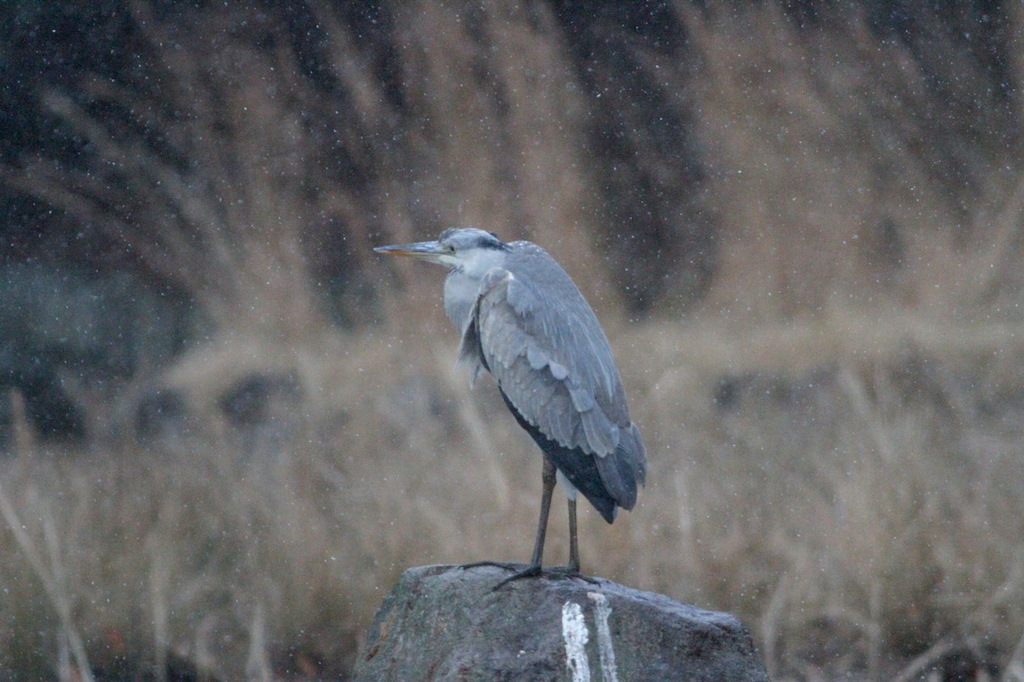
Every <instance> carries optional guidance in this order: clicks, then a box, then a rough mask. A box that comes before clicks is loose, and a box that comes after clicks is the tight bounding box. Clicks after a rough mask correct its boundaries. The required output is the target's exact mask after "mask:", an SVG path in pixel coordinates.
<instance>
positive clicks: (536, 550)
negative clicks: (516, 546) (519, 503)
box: [530, 457, 555, 568]
mask: <svg viewBox="0 0 1024 682" xmlns="http://www.w3.org/2000/svg"><path fill="white" fill-rule="evenodd" d="M540 480H541V481H542V482H543V484H544V491H543V493H541V498H540V518H539V519H538V520H537V535H536V539H535V540H534V541H533V556H532V557H531V558H530V566H536V567H537V568H540V563H541V557H542V556H543V555H544V538H545V536H546V535H547V532H548V514H550V513H551V495H552V493H553V492H554V490H555V465H554V464H552V463H551V460H549V459H548V458H547V457H545V458H544V470H543V471H542V472H541V475H540Z"/></svg>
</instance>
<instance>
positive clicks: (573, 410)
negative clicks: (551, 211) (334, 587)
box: [374, 228, 646, 584]
mask: <svg viewBox="0 0 1024 682" xmlns="http://www.w3.org/2000/svg"><path fill="white" fill-rule="evenodd" d="M374 250H375V251H377V252H379V253H386V254H392V255H398V256H412V257H414V258H418V259H420V260H424V261H427V262H429V263H437V264H439V265H444V266H445V267H447V268H449V272H448V277H447V279H446V280H445V284H444V308H445V312H447V313H448V317H449V318H450V319H451V321H452V322H453V323H454V324H455V327H456V328H457V329H458V331H459V333H460V334H461V335H462V342H461V344H460V346H459V362H460V363H464V364H467V365H469V367H470V370H471V373H472V378H473V379H475V378H476V377H477V375H478V374H479V373H480V370H481V369H484V370H487V371H488V372H490V374H491V376H493V377H494V379H495V381H496V382H497V384H498V389H499V390H500V391H501V396H502V398H504V400H505V404H506V405H508V408H509V410H511V411H512V414H513V416H515V418H516V421H518V422H519V425H520V426H522V427H523V428H524V429H525V430H526V431H527V433H529V434H530V436H532V437H533V440H534V441H535V442H536V443H537V445H538V446H539V447H540V449H541V451H542V452H543V453H544V469H543V473H542V481H543V483H544V491H543V495H542V497H541V509H540V519H539V521H538V524H537V535H536V539H535V541H534V548H533V556H532V557H531V559H530V564H529V566H528V568H526V569H525V570H523V571H521V572H519V573H517V574H516V575H514V576H513V577H512V578H510V579H509V580H513V579H516V578H520V577H526V576H536V575H541V574H542V572H543V571H542V569H541V557H542V555H543V553H544V536H545V533H546V531H547V522H548V513H549V511H550V508H551V494H552V491H553V490H554V487H555V480H556V477H557V478H558V479H559V480H560V481H561V482H562V483H563V485H564V486H565V488H566V490H567V494H568V498H569V564H568V566H566V567H565V568H564V569H560V570H559V571H558V572H560V573H568V574H570V575H573V576H575V575H579V570H580V559H579V548H578V544H577V539H576V492H577V491H579V492H581V493H583V496H584V497H586V498H587V499H588V500H589V501H590V503H591V504H592V505H594V508H595V509H597V511H598V512H600V514H601V516H603V517H604V519H605V520H606V521H607V522H608V523H611V522H612V521H614V520H615V515H616V512H617V511H618V508H619V507H622V508H623V509H632V508H633V506H634V505H635V504H636V498H637V489H638V487H639V486H642V485H643V484H644V480H645V476H646V455H645V451H644V444H643V441H641V439H640V430H639V429H638V428H637V426H636V424H634V423H633V421H632V420H631V419H630V416H629V409H628V408H627V406H626V394H625V392H624V391H623V388H622V381H621V379H620V378H619V370H618V368H617V367H616V366H615V360H614V358H613V357H612V351H611V347H610V346H609V345H608V339H607V337H606V336H605V334H604V331H603V330H602V329H601V325H600V324H599V323H598V321H597V317H596V316H595V315H594V311H593V310H592V309H591V308H590V305H589V304H587V301H586V300H585V299H584V298H583V295H582V294H581V293H580V291H579V289H577V288H576V285H575V284H574V283H573V281H572V279H571V278H570V277H569V275H568V274H567V273H566V272H565V270H563V269H562V267H561V266H560V265H559V264H558V263H557V262H556V261H555V259H553V258H552V257H551V256H550V255H548V253H547V252H546V251H544V249H542V248H541V247H539V246H537V245H536V244H533V243H531V242H527V241H516V242H511V243H505V242H503V241H501V240H500V239H498V237H496V236H495V235H494V234H492V233H490V232H485V231H484V230H478V229H472V228H467V229H455V228H452V229H448V230H445V231H444V232H443V233H442V234H441V236H440V238H439V239H438V240H437V241H431V242H418V243H415V244H396V245H393V246H380V247H377V248H376V249H374ZM556 473H557V476H556ZM483 563H490V562H483ZM504 582H507V581H503V583H502V584H504Z"/></svg>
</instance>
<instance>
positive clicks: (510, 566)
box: [459, 560, 524, 571]
mask: <svg viewBox="0 0 1024 682" xmlns="http://www.w3.org/2000/svg"><path fill="white" fill-rule="evenodd" d="M479 566H495V567H497V568H503V569H505V570H506V571H518V570H519V569H520V568H522V567H523V566H524V564H517V563H513V562H511V561H486V560H485V561H471V562H470V563H468V564H459V568H461V569H463V570H466V569H470V568H477V567H479Z"/></svg>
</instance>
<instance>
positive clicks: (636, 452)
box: [461, 268, 644, 508]
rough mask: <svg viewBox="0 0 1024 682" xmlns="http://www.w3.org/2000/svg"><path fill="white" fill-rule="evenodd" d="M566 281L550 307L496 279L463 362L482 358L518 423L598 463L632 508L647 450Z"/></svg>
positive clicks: (600, 341) (470, 329) (529, 291)
mask: <svg viewBox="0 0 1024 682" xmlns="http://www.w3.org/2000/svg"><path fill="white" fill-rule="evenodd" d="M564 277H565V282H563V283H562V284H567V286H568V287H569V288H570V289H571V290H569V289H566V290H565V291H554V292H552V294H553V295H555V296H556V298H555V299H545V298H542V297H541V296H540V295H539V294H538V293H537V292H536V291H535V290H534V289H533V288H532V287H531V286H530V284H529V283H527V282H523V281H521V280H519V279H517V278H516V276H515V275H514V274H513V273H512V272H510V271H509V270H506V269H503V268H496V269H494V270H492V271H490V272H489V273H488V274H487V275H486V276H485V277H484V279H483V281H482V282H481V286H480V292H479V296H478V298H477V303H476V305H475V306H474V311H473V313H472V315H471V319H470V322H469V324H468V326H467V330H466V333H465V334H464V336H463V347H462V352H461V355H462V356H463V357H469V356H472V355H478V356H479V357H480V359H481V360H482V362H483V363H484V364H485V366H486V367H487V368H488V370H489V371H490V372H491V374H492V375H493V376H494V378H495V380H496V381H497V382H498V385H499V386H500V387H501V390H502V391H503V392H504V393H505V395H506V397H507V398H508V400H509V402H510V403H511V404H512V405H513V407H514V408H515V409H516V411H517V412H519V414H520V416H522V417H523V418H524V419H525V420H526V421H528V422H529V423H530V424H532V425H534V426H536V427H537V428H538V429H539V430H540V431H541V432H542V433H543V434H544V435H546V436H547V437H548V438H550V439H551V440H554V441H556V442H557V443H558V444H560V445H562V446H564V447H567V448H579V449H580V450H582V451H583V452H585V453H587V454H590V455H595V461H596V462H597V465H598V468H599V470H600V471H601V476H602V479H603V480H604V482H605V485H606V486H607V487H608V489H609V492H611V493H612V495H613V497H615V498H616V500H618V501H619V502H620V504H621V505H622V506H625V507H627V508H631V507H632V506H633V502H634V501H635V499H636V485H637V483H643V478H644V453H643V445H642V443H641V441H640V438H639V432H638V431H637V429H636V426H635V425H633V424H632V422H631V421H630V418H629V413H628V410H627V409H626V406H625V395H624V393H623V391H622V384H621V380H620V379H619V375H618V370H617V369H616V368H615V365H614V362H613V360H612V356H611V350H610V348H608V342H607V339H606V338H605V336H604V332H603V331H601V329H600V326H599V325H598V323H597V320H596V318H595V317H594V315H593V312H592V311H591V310H590V307H589V306H588V305H587V304H586V302H585V301H583V299H582V296H581V295H580V294H579V292H578V290H576V288H575V285H572V283H571V281H570V280H568V276H567V275H565V276H564ZM555 288H556V289H557V288H558V287H555ZM558 294H561V295H562V296H563V298H558V297H557V296H558ZM569 296H574V297H578V300H576V299H575V298H573V299H572V300H570V301H566V299H565V298H564V297H569ZM559 303H560V304H559ZM627 450H628V451H627Z"/></svg>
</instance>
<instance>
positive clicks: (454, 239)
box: [374, 227, 511, 276]
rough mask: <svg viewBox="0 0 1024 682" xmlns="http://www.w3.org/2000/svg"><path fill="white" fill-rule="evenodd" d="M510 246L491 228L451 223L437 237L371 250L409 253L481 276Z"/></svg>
mask: <svg viewBox="0 0 1024 682" xmlns="http://www.w3.org/2000/svg"><path fill="white" fill-rule="evenodd" d="M510 248H511V247H510V246H509V245H508V244H506V243H505V242H503V241H501V240H500V239H498V238H497V237H496V236H495V235H494V234H493V233H491V232H486V231H484V230H478V229H476V228H454V227H453V228H449V229H447V230H445V231H444V232H442V233H441V236H440V237H438V239H437V241H433V242H416V243H413V244H393V245H391V246H378V247H376V248H375V249H374V251H376V252H377V253H386V254H390V255H392V256H411V257H413V258H418V259H420V260H424V261H427V262H428V263H437V264H438V265H444V266H446V267H449V268H453V269H457V270H463V271H465V272H467V273H470V274H477V273H479V275H480V276H482V275H483V274H484V273H485V272H487V270H490V269H491V268H492V267H497V266H500V265H501V264H502V263H503V262H504V260H505V256H506V254H507V253H508V251H509V250H510Z"/></svg>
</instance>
